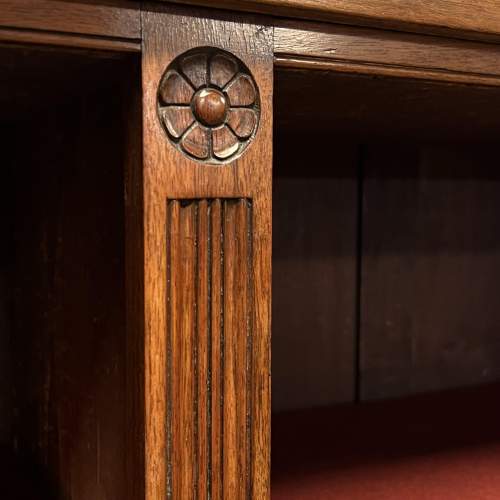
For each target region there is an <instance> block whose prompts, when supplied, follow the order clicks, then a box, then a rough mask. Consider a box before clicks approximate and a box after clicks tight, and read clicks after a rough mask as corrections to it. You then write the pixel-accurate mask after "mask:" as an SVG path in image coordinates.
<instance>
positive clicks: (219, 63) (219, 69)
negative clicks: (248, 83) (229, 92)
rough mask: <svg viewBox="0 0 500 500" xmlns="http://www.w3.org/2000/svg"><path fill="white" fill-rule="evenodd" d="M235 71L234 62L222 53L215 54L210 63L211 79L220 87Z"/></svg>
mask: <svg viewBox="0 0 500 500" xmlns="http://www.w3.org/2000/svg"><path fill="white" fill-rule="evenodd" d="M236 71H238V67H237V66H236V62H235V61H234V60H232V59H230V58H229V57H227V56H225V55H222V54H218V55H216V56H215V57H214V58H213V59H212V62H211V64H210V76H211V81H212V83H213V84H214V85H217V86H218V87H219V88H221V89H222V88H224V86H225V85H226V84H227V83H228V82H229V80H231V78H233V76H234V75H235V74H236Z"/></svg>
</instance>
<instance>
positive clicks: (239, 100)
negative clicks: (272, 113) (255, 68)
mask: <svg viewBox="0 0 500 500" xmlns="http://www.w3.org/2000/svg"><path fill="white" fill-rule="evenodd" d="M226 93H227V95H228V96H229V100H230V102H231V106H250V105H251V104H253V103H254V102H255V99H256V97H257V93H256V91H255V87H254V85H253V82H252V80H251V79H250V78H249V77H248V76H247V75H240V76H238V78H236V80H235V81H234V82H233V83H232V84H231V85H230V87H229V88H228V89H227V90H226Z"/></svg>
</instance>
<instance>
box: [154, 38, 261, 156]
mask: <svg viewBox="0 0 500 500" xmlns="http://www.w3.org/2000/svg"><path fill="white" fill-rule="evenodd" d="M158 114H159V118H160V121H161V123H162V126H163V128H164V130H165V132H166V133H167V136H168V137H169V139H170V141H171V142H172V143H173V144H174V145H175V147H177V148H178V149H179V150H180V151H182V152H183V153H184V154H186V155H187V156H189V157H190V158H192V159H194V160H197V161H201V162H204V163H209V164H214V165H218V164H225V163H228V162H230V161H233V160H234V159H235V158H237V157H239V156H240V155H241V154H242V153H243V151H244V150H245V149H246V148H247V147H248V145H249V144H250V142H251V141H252V139H253V138H254V136H255V133H256V132H257V127H258V124H259V117H260V98H259V92H258V89H257V85H256V83H255V81H254V79H253V77H252V75H251V74H250V70H249V69H248V68H247V67H246V66H245V64H244V63H243V62H242V61H240V60H239V59H238V58H236V57H235V56H234V55H232V54H230V53H229V52H226V51H223V50H220V49H215V48H210V47H203V48H198V49H193V50H190V51H188V52H185V53H184V54H182V55H180V56H179V57H177V58H176V59H174V61H173V62H172V63H171V64H170V65H169V67H168V68H167V70H166V72H165V74H164V75H163V77H162V79H161V83H160V86H159V89H158Z"/></svg>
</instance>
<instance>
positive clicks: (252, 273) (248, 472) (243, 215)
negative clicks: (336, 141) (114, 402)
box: [143, 5, 273, 500]
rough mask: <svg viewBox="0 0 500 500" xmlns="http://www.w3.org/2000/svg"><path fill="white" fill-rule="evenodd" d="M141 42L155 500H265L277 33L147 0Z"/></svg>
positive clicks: (148, 395)
mask: <svg viewBox="0 0 500 500" xmlns="http://www.w3.org/2000/svg"><path fill="white" fill-rule="evenodd" d="M229 19H230V20H229ZM143 39H144V47H143V120H144V167H143V175H144V178H143V196H144V318H145V325H144V330H145V334H144V361H145V408H146V411H145V429H146V449H145V457H146V463H145V469H146V499H147V500H160V499H175V500H187V499H195V498H196V499H209V498H210V499H214V500H216V499H227V500H238V499H248V498H252V499H257V500H265V499H266V498H269V496H270V485H269V455H270V441H269V429H270V293H271V274H270V272H271V181H272V89H273V53H272V50H273V49H272V30H271V29H270V28H268V27H266V26H262V25H259V24H258V20H256V19H253V18H249V17H247V18H241V19H235V17H234V16H233V15H231V16H229V15H227V17H222V16H221V17H219V16H217V17H214V14H213V12H212V11H209V10H201V9H200V10H196V11H195V10H192V9H191V10H189V13H188V11H186V10H183V9H182V8H175V7H159V6H157V5H155V6H153V5H149V6H148V5H146V6H145V10H144V13H143ZM202 90H203V92H202Z"/></svg>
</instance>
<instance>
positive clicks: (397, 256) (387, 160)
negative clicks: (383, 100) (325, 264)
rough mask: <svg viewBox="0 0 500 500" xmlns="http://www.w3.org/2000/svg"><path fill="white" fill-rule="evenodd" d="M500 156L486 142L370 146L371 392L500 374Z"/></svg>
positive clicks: (366, 221)
mask: <svg viewBox="0 0 500 500" xmlns="http://www.w3.org/2000/svg"><path fill="white" fill-rule="evenodd" d="M496 157H497V150H496V147H487V146H484V145H480V144H479V145H476V146H473V145H471V146H470V147H465V146H460V145H458V144H454V145H453V146H448V147H445V146H441V147H439V146H434V147H431V146H427V147H424V146H422V147H418V146H416V145H415V146H413V147H399V148H394V145H391V146H388V147H383V146H380V147H376V148H372V149H369V150H368V152H367V157H366V165H365V174H366V177H365V181H364V187H365V190H364V210H363V264H362V266H363V271H362V317H361V337H362V343H361V389H362V390H361V393H362V397H363V398H364V399H371V398H384V397H392V396H398V395H402V394H409V393H414V392H420V391H430V390H437V389H444V388H448V387H454V386H461V385H469V384H476V383H481V382H487V381H492V380H498V378H499V377H500V363H499V360H500V337H499V335H498V332H499V331H500V312H499V309H498V307H497V301H498V296H499V294H500V219H499V217H498V213H499V211H500V197H499V193H500V175H499V174H498V169H497V168H496Z"/></svg>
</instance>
